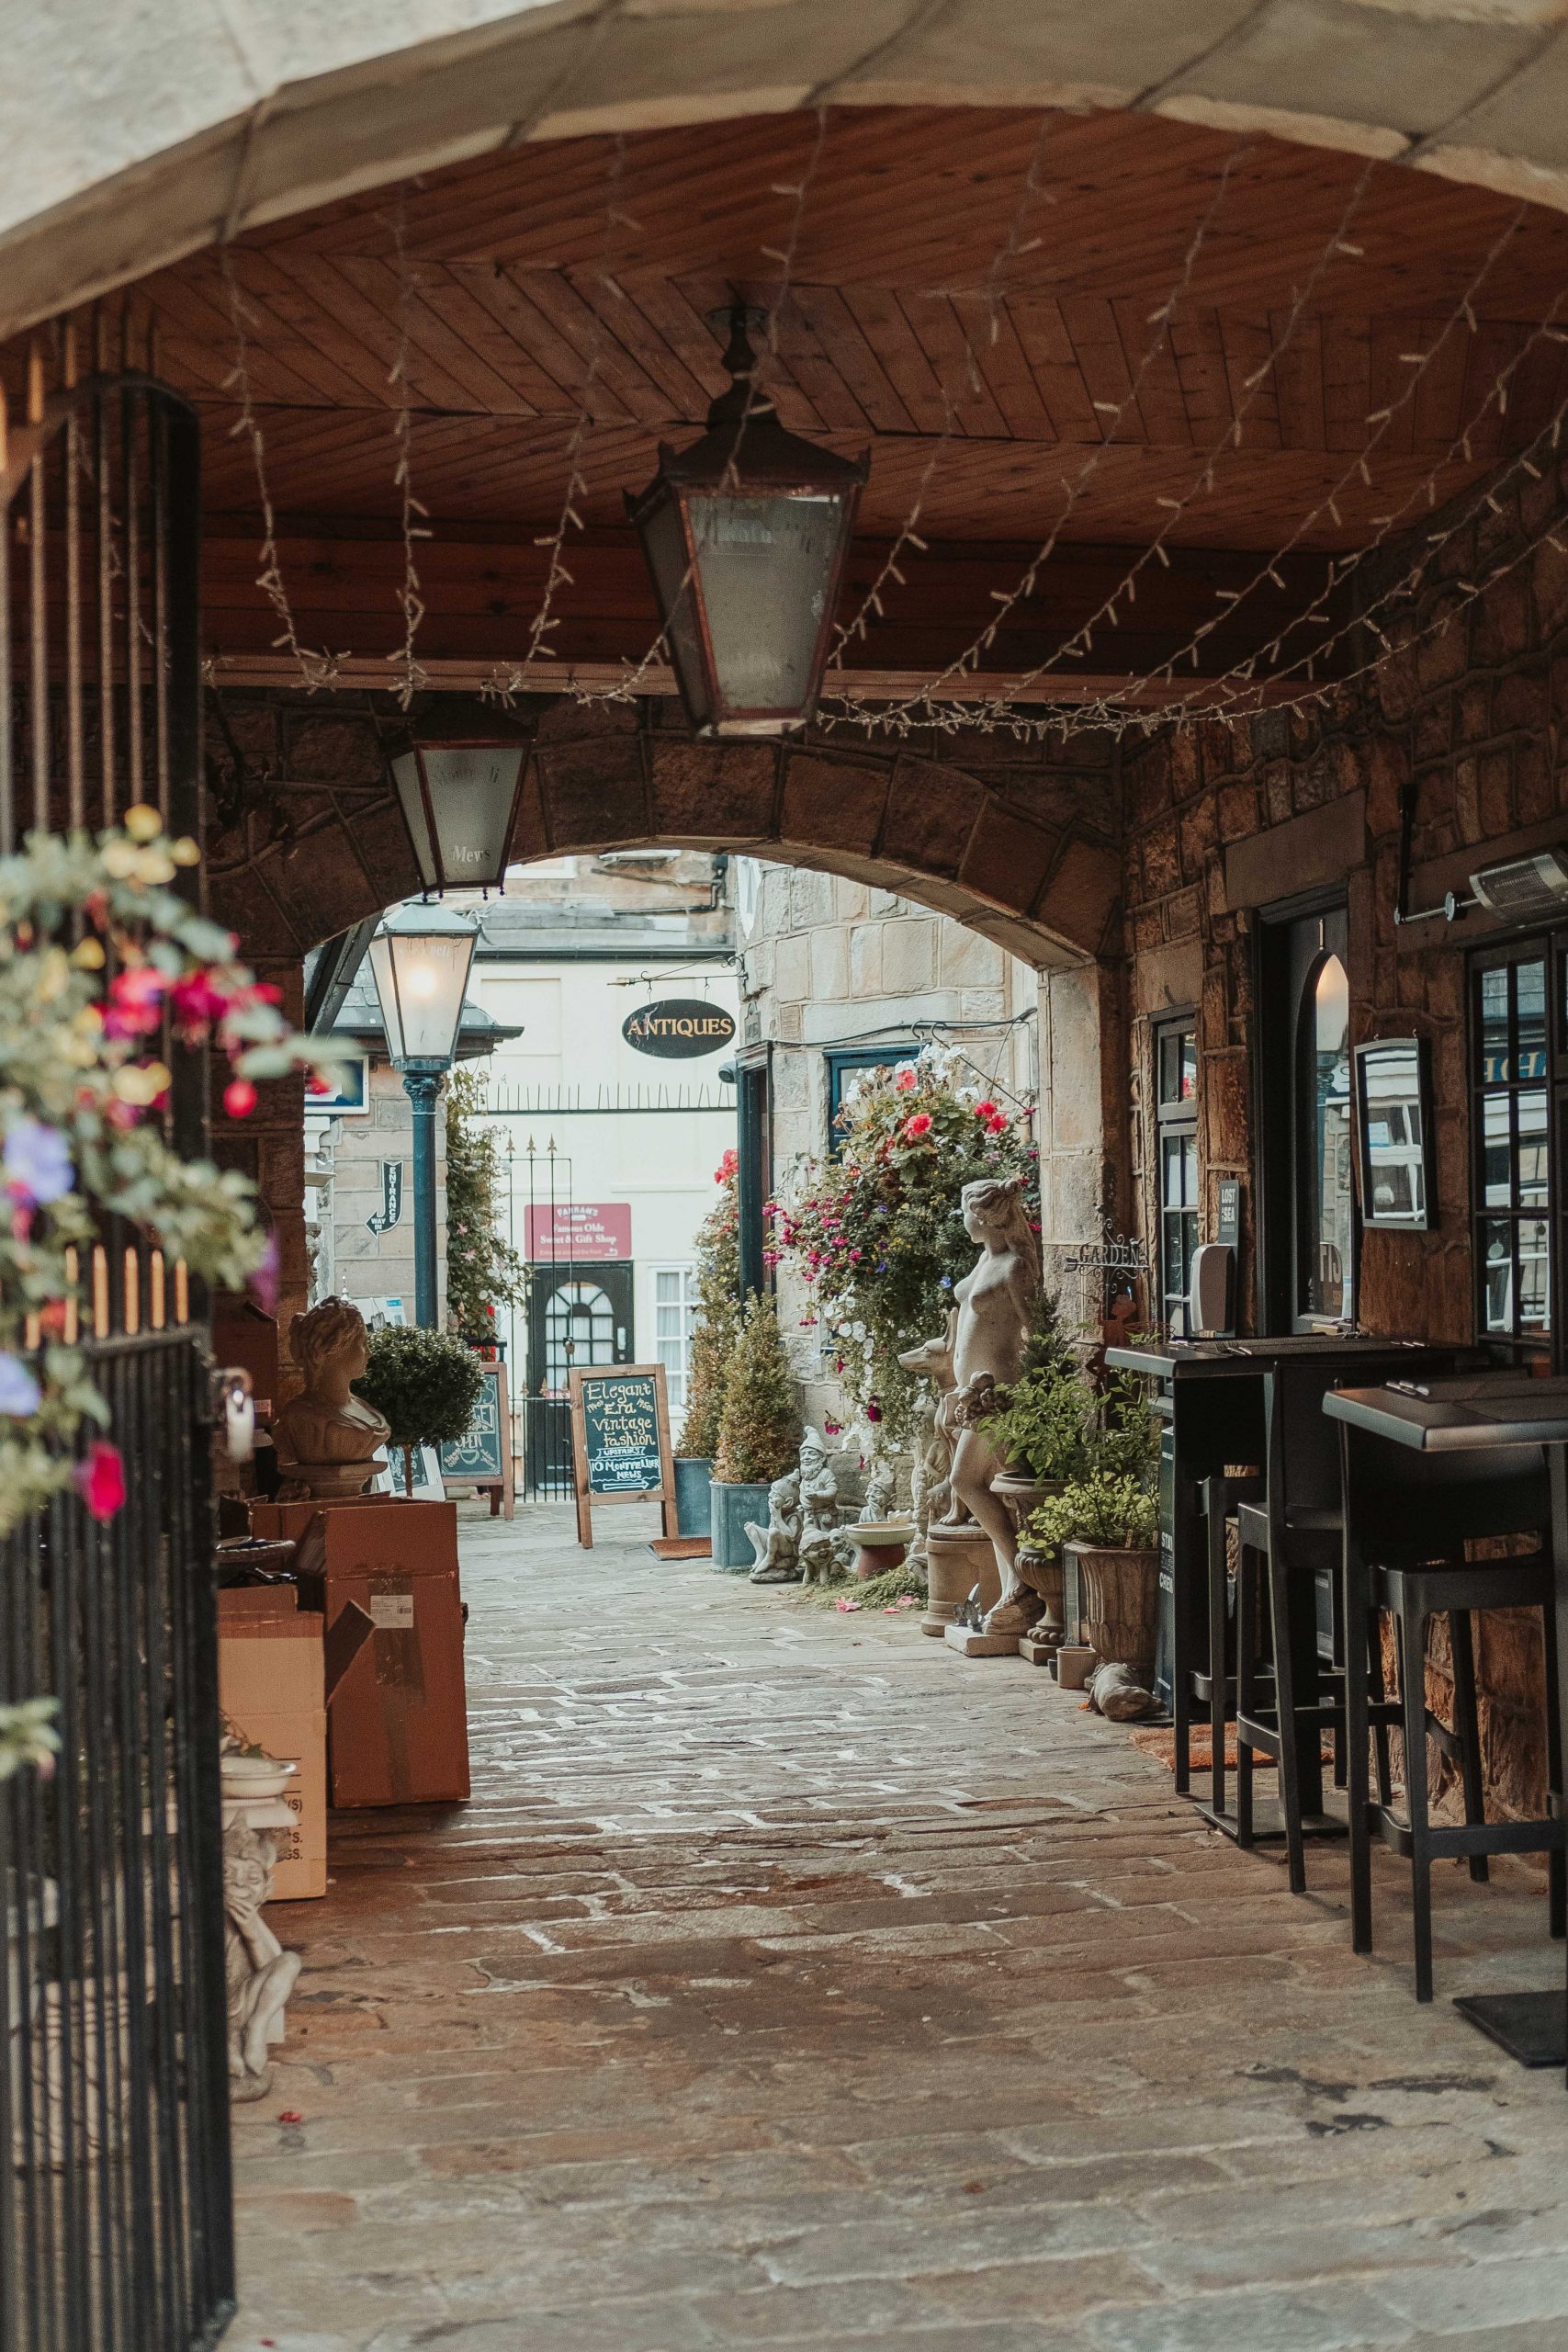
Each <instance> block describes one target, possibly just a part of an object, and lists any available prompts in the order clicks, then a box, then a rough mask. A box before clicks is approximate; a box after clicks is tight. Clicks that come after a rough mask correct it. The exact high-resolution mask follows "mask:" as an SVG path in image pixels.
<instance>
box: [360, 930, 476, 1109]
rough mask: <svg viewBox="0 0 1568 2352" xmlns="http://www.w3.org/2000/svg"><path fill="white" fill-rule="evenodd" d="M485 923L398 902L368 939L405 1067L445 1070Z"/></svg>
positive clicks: (391, 1041) (385, 1019)
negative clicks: (469, 973) (373, 936)
mask: <svg viewBox="0 0 1568 2352" xmlns="http://www.w3.org/2000/svg"><path fill="white" fill-rule="evenodd" d="M478 936H479V924H478V923H477V922H475V920H474V918H473V916H472V915H460V914H458V913H457V912H456V910H453V909H451V908H447V907H423V906H405V907H395V908H394V909H393V910H392V912H391V913H390V914H389V915H388V916H387V917H386V918H385V920H384V921H383V922H382V924H381V927H380V929H379V931H378V933H376V936H375V938H374V939H373V940H372V941H371V942H370V973H371V978H373V979H374V980H375V983H376V994H377V997H378V1001H379V1002H380V1007H381V1025H382V1027H383V1028H384V1029H385V1031H386V1033H387V1052H388V1055H389V1058H390V1059H391V1061H392V1062H393V1064H394V1065H395V1067H396V1068H397V1069H409V1068H410V1067H411V1066H412V1067H415V1068H423V1069H446V1068H447V1067H448V1066H449V1064H450V1063H451V1060H452V1057H453V1055H454V1054H455V1053H456V1052H457V1025H458V1023H459V1022H460V1021H461V1019H462V1017H463V995H464V991H465V990H466V989H467V988H468V971H469V968H470V967H471V966H472V963H473V960H474V942H475V940H476V939H477V938H478Z"/></svg>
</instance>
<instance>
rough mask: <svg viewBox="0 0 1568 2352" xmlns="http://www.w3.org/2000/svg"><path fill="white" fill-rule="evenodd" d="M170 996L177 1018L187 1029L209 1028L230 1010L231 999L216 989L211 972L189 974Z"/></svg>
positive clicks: (173, 989)
mask: <svg viewBox="0 0 1568 2352" xmlns="http://www.w3.org/2000/svg"><path fill="white" fill-rule="evenodd" d="M169 996H170V1001H171V1002H172V1003H173V1005H174V1008H175V1019H176V1020H177V1021H178V1022H179V1023H180V1026H181V1027H182V1028H185V1029H205V1028H209V1026H210V1025H211V1023H213V1022H214V1021H219V1020H221V1018H222V1016H223V1015H224V1013H226V1012H228V1010H229V999H228V998H227V996H226V995H225V994H224V993H223V991H222V989H218V988H214V986H213V984H212V975H211V974H210V973H209V972H190V973H187V974H186V978H184V979H183V980H176V981H175V985H174V987H173V988H172V989H170V991H169Z"/></svg>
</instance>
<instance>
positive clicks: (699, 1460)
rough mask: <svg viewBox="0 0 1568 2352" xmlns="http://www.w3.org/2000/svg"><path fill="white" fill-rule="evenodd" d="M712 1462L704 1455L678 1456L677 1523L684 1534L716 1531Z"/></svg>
mask: <svg viewBox="0 0 1568 2352" xmlns="http://www.w3.org/2000/svg"><path fill="white" fill-rule="evenodd" d="M712 1486H713V1463H712V1462H711V1460H710V1459H709V1458H708V1457H707V1456H706V1455H705V1454H700V1453H678V1454H677V1455H676V1456H675V1525H676V1528H677V1530H678V1531H679V1532H680V1533H681V1534H682V1535H710V1534H711V1533H712V1532H713V1496H712V1494H711V1492H710V1491H709V1490H710V1488H711V1487H712Z"/></svg>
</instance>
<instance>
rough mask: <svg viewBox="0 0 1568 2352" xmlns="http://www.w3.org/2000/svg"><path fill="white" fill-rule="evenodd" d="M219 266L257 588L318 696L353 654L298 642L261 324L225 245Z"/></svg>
mask: <svg viewBox="0 0 1568 2352" xmlns="http://www.w3.org/2000/svg"><path fill="white" fill-rule="evenodd" d="M218 266H219V269H220V272H221V274H222V278H223V285H224V288H225V291H226V293H227V295H228V300H229V322H230V324H231V327H232V329H233V333H234V364H233V366H232V368H231V369H230V371H229V373H228V375H227V376H226V377H225V378H224V379H223V390H225V391H226V392H230V391H231V392H237V393H238V394H239V400H240V413H239V415H238V416H237V417H236V418H235V420H234V422H233V424H231V426H230V427H229V438H230V439H231V441H238V440H243V441H244V442H245V444H246V445H247V447H249V449H250V453H251V465H252V469H253V470H254V474H255V480H256V497H257V500H258V502H259V503H260V506H261V518H262V537H261V545H260V547H259V548H257V550H256V553H257V555H258V557H259V558H260V560H261V570H260V571H258V572H257V574H256V586H257V587H258V588H259V589H260V590H261V591H262V594H264V595H265V598H266V600H267V602H268V604H269V605H271V606H272V609H273V613H274V615H275V616H276V620H277V622H278V625H279V631H280V633H279V635H278V636H276V637H275V638H274V639H273V640H272V646H273V650H274V652H276V651H278V650H286V651H287V652H288V654H289V656H290V657H291V659H292V660H293V661H294V662H297V663H298V664H299V678H300V683H301V684H302V685H303V686H304V687H305V690H306V692H307V693H308V694H314V693H316V692H317V690H318V689H319V688H321V687H323V686H330V685H331V684H333V681H334V679H335V678H336V675H337V669H338V662H339V661H340V660H343V661H346V660H347V659H348V657H347V655H346V654H344V655H341V656H339V655H333V654H331V653H325V652H321V653H318V652H316V651H315V650H313V649H312V648H311V647H310V646H307V645H301V643H300V642H299V630H298V629H297V628H296V627H295V623H294V611H293V607H292V605H290V604H289V601H288V587H287V585H286V583H285V581H284V577H283V565H282V561H281V559H280V557H279V554H278V547H277V522H276V514H275V512H274V508H273V503H272V492H271V489H270V487H269V485H268V482H267V467H266V443H265V436H264V435H263V432H262V425H261V419H260V418H259V417H258V416H257V414H256V404H255V394H254V389H253V386H252V383H251V359H250V339H249V336H248V335H247V334H246V332H245V330H246V326H247V324H250V325H253V326H254V325H257V324H259V323H260V322H259V321H258V320H257V318H256V315H255V312H254V311H253V310H252V309H251V308H250V305H249V304H248V303H247V302H246V301H245V300H244V297H243V295H242V293H241V292H240V286H239V280H238V278H237V277H235V275H234V262H233V256H232V254H231V252H230V249H229V247H228V246H227V245H226V244H223V245H220V247H219V248H218Z"/></svg>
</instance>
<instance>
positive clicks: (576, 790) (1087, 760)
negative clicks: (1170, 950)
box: [210, 695, 1122, 969]
mask: <svg viewBox="0 0 1568 2352" xmlns="http://www.w3.org/2000/svg"><path fill="white" fill-rule="evenodd" d="M230 724H231V732H232V734H233V736H234V739H235V741H236V742H237V743H238V744H239V745H241V746H242V747H243V756H244V757H245V760H246V763H247V766H248V767H250V768H251V769H252V770H253V773H254V774H255V775H267V776H275V777H280V778H282V779H284V781H283V783H282V784H281V785H280V786H276V787H269V788H268V790H267V792H266V794H265V797H261V796H254V805H253V806H252V808H251V809H249V811H248V812H247V813H244V814H242V815H239V816H237V817H235V818H234V819H232V820H231V821H230V823H229V824H228V826H227V829H226V830H224V831H220V833H219V835H218V837H217V838H216V840H215V841H214V842H213V844H212V854H211V863H210V872H211V877H212V888H213V902H214V911H215V912H216V913H218V914H219V915H220V917H221V919H222V920H223V921H224V922H228V923H230V924H231V925H232V927H233V928H234V929H235V930H236V931H237V932H239V933H240V935H241V938H242V940H243V943H244V944H245V947H246V949H247V952H248V953H249V954H251V955H252V956H255V957H257V958H259V959H261V960H263V961H268V962H270V961H273V960H278V961H284V960H288V961H292V960H293V959H295V958H298V957H299V956H302V955H303V954H304V953H305V952H306V951H307V950H308V949H309V948H310V947H312V946H315V945H316V944H318V943H319V942H320V941H321V940H323V939H328V938H332V937H333V936H335V935H336V933H339V932H341V931H344V930H346V929H347V927H348V926H349V925H350V924H351V923H354V922H359V921H360V920H362V919H363V918H364V917H365V916H367V915H370V914H375V913H378V912H379V910H381V909H382V908H383V907H385V906H388V905H389V904H391V903H392V902H393V901H394V900H396V899H400V898H404V897H406V896H408V895H409V894H410V893H411V892H412V891H413V890H415V889H417V888H418V887H419V885H418V876H417V874H416V872H415V870H414V866H413V862H412V854H411V852H410V850H409V845H408V839H407V835H406V834H405V832H404V831H403V825H402V820H401V818H400V815H399V814H398V810H397V808H396V804H395V802H394V800H393V798H392V795H391V791H390V787H389V783H388V779H387V773H386V767H385V762H384V758H383V754H382V750H381V743H380V737H379V734H378V723H377V721H376V719H375V718H373V717H371V716H370V715H369V714H367V713H359V712H344V711H341V710H339V711H333V713H331V714H330V715H321V712H320V706H319V705H318V706H315V707H311V706H310V704H309V702H308V701H306V700H305V699H304V698H303V697H300V698H290V697H287V696H283V695H277V696H265V695H257V696H255V697H254V698H251V699H249V700H248V701H246V702H244V703H239V704H236V705H235V706H234V707H232V708H231V712H230ZM966 748H972V747H966ZM986 760H987V765H986V766H984V767H983V768H982V767H980V766H978V765H975V764H967V763H961V762H960V761H959V759H958V758H957V756H956V755H946V747H945V746H943V745H940V744H939V745H937V746H934V747H933V746H925V747H923V748H922V749H921V750H920V751H919V752H915V751H911V750H908V749H906V748H904V747H903V746H900V745H882V744H875V743H873V744H867V743H866V742H865V741H864V740H863V739H862V738H860V737H859V736H855V737H853V738H851V737H849V736H838V735H829V736H828V737H826V738H824V737H821V736H820V735H818V736H815V737H812V738H810V739H808V740H807V741H806V742H804V743H801V744H799V745H795V744H765V743H739V744H718V745H709V744H700V743H693V742H691V741H689V740H688V739H687V738H686V736H685V735H684V733H683V731H682V729H681V728H680V724H679V721H678V719H676V718H674V717H673V715H672V714H670V713H667V712H660V710H659V709H658V708H657V707H654V708H651V709H645V710H643V711H640V712H639V711H638V710H637V709H636V708H634V707H629V706H627V707H622V706H617V705H609V706H599V707H592V706H590V707H584V706H581V705H578V704H575V703H571V702H567V701H560V702H554V703H550V704H547V706H546V707H545V709H544V711H543V713H542V714H541V717H540V723H539V732H538V736H537V739H536V744H535V748H534V751H533V753H532V755H531V757H530V760H529V764H528V773H527V776H526V780H525V786H524V792H523V799H522V805H521V808H520V810H519V816H518V823H517V830H516V832H515V834H514V836H513V857H514V859H515V860H516V861H517V862H518V863H522V862H525V861H526V860H529V859H534V858H542V857H555V856H560V855H564V854H568V853H588V854H592V853H593V852H596V851H601V850H610V849H633V848H642V847H647V846H653V845H659V846H665V847H681V848H694V849H711V850H724V851H728V852H730V853H734V854H745V855H750V856H755V857H763V858H770V859H775V860H778V861H780V862H782V863H786V864H790V865H807V866H815V867H818V868H820V869H822V870H824V871H826V872H831V873H834V874H841V875H844V876H848V877H849V878H850V879H852V880H854V881H863V882H871V883H874V884H876V885H878V886H880V887H881V888H886V889H889V890H896V891H897V892H898V893H899V894H900V895H902V896H904V897H907V898H909V899H916V900H918V901H919V903H920V904H921V905H924V906H928V907H932V908H935V909H937V910H940V911H941V912H942V913H944V914H949V915H952V916H953V918H954V919H955V920H956V921H957V922H963V923H965V924H967V925H968V926H969V927H970V928H971V929H972V930H976V931H979V932H983V933H985V934H986V935H987V937H988V938H991V939H993V940H995V941H996V942H997V944H998V945H999V946H1002V947H1004V948H1006V949H1008V950H1009V952H1010V954H1012V955H1015V956H1021V957H1022V958H1023V959H1024V960H1025V961H1026V962H1028V963H1031V964H1033V965H1035V966H1036V967H1040V968H1042V969H1043V968H1047V967H1053V966H1062V965H1072V964H1079V965H1081V964H1084V963H1087V962H1089V961H1092V960H1093V959H1095V958H1097V957H1099V956H1104V955H1107V954H1111V955H1113V954H1115V953H1116V952H1117V950H1118V948H1119V944H1120V929H1119V920H1118V913H1117V907H1118V900H1119V896H1120V890H1121V880H1122V866H1121V854H1120V851H1119V848H1118V845H1117V843H1118V833H1119V820H1118V799H1119V791H1120V786H1119V776H1118V769H1117V758H1116V753H1115V751H1114V748H1113V746H1112V745H1111V743H1110V742H1109V741H1107V740H1106V739H1105V738H1103V737H1090V738H1088V739H1086V740H1084V741H1081V742H1074V743H1072V744H1071V745H1070V746H1066V747H1061V748H1058V749H1056V750H1055V751H1054V752H1047V751H1044V750H1043V749H1041V748H1040V747H1037V746H1032V745H1028V746H1026V745H1020V744H1012V743H1010V742H1005V743H1002V744H998V741H997V740H996V739H987V751H986ZM220 764H221V763H220ZM228 782H229V779H226V778H223V777H222V776H221V775H220V787H221V786H223V785H224V784H226V783H228Z"/></svg>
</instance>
